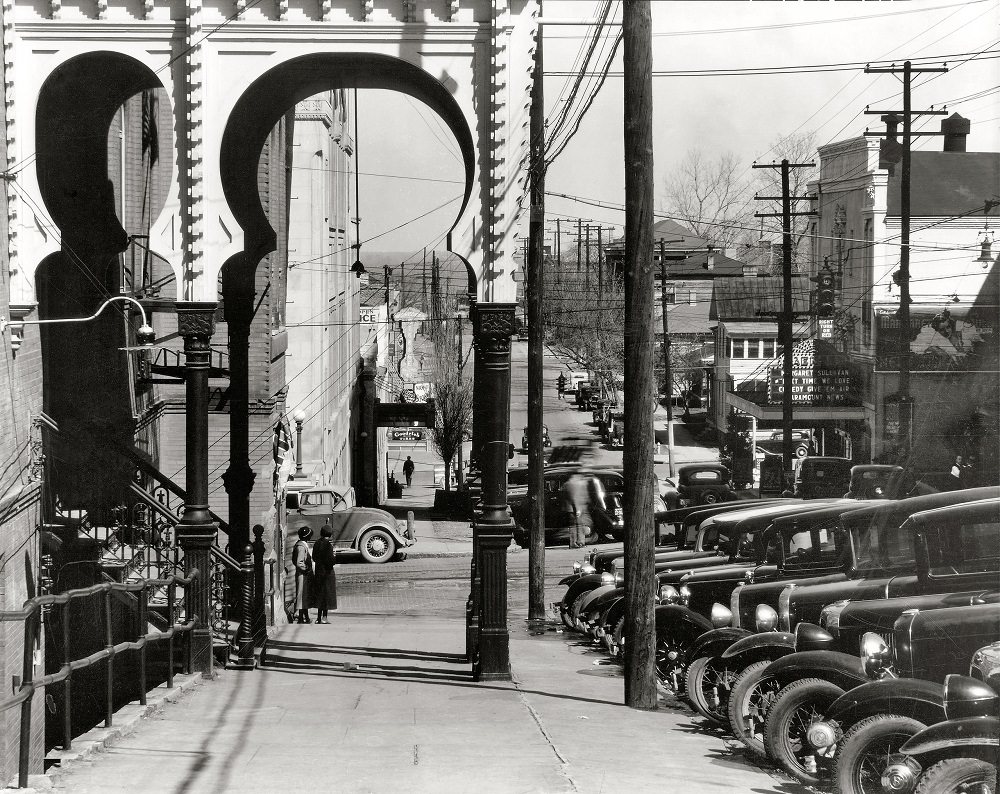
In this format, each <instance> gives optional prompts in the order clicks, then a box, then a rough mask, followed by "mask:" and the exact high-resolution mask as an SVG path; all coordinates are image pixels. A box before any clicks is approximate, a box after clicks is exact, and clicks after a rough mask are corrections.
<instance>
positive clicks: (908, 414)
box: [865, 61, 948, 457]
mask: <svg viewBox="0 0 1000 794" xmlns="http://www.w3.org/2000/svg"><path fill="white" fill-rule="evenodd" d="M947 71H948V67H946V66H919V67H914V66H913V65H912V64H911V63H910V62H909V61H905V62H904V63H903V65H902V67H898V66H895V65H892V66H884V67H876V66H866V67H865V73H866V74H898V73H899V72H902V73H903V112H902V117H903V142H902V143H903V145H902V151H901V152H899V154H900V155H901V156H900V158H899V159H900V160H901V165H902V170H901V172H900V175H899V216H900V218H899V223H900V229H899V345H898V349H899V388H898V390H897V396H898V397H899V437H900V439H901V442H902V453H903V457H906V456H907V455H908V454H909V452H910V446H911V442H912V438H911V436H912V435H913V408H914V406H913V397H912V396H911V395H910V179H911V154H912V153H911V144H912V141H913V136H914V134H917V135H943V134H944V133H941V132H937V133H934V132H920V133H914V132H913V117H914V116H943V115H945V114H947V112H948V111H947V110H933V109H932V110H925V111H917V112H914V111H913V109H912V107H911V98H910V94H911V82H912V79H913V75H914V74H920V73H924V72H947ZM865 113H867V114H874V113H877V114H878V115H880V116H883V117H894V118H898V117H899V115H900V114H899V113H898V112H897V111H892V110H888V111H887V110H879V111H873V110H869V109H868V108H865ZM883 120H885V121H886V122H887V126H888V125H889V124H891V121H890V119H889V118H883ZM866 134H870V133H867V132H866ZM886 137H887V141H886V147H885V148H888V147H889V145H888V141H889V140H894V139H895V124H892V129H891V130H890V132H889V134H888V135H887V136H886ZM880 154H888V155H889V156H888V157H887V158H886V159H888V160H890V161H892V160H894V159H895V158H894V157H893V156H892V153H889V152H884V151H883V152H882V153H880ZM881 160H882V158H881V157H880V163H879V164H880V165H881V164H882V163H881Z"/></svg>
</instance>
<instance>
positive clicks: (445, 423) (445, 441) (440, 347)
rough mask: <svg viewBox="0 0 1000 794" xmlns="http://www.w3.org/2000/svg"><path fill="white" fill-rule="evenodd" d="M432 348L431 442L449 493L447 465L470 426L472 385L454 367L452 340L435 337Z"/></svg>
mask: <svg viewBox="0 0 1000 794" xmlns="http://www.w3.org/2000/svg"><path fill="white" fill-rule="evenodd" d="M435 336H436V340H435V346H434V367H433V378H434V404H435V406H434V407H435V411H436V416H435V421H434V427H433V429H432V430H431V441H432V442H433V444H434V448H435V449H436V450H437V452H438V454H439V455H440V456H441V460H443V461H444V465H445V478H444V488H445V490H446V491H450V490H451V476H450V472H451V462H452V460H453V459H454V458H455V456H456V455H457V454H458V451H459V449H460V448H461V445H462V439H463V436H465V434H466V433H467V432H468V431H469V430H470V428H471V426H472V382H471V380H470V379H469V378H467V377H466V376H465V373H464V371H463V368H461V367H460V366H459V364H458V349H457V347H456V342H455V339H454V338H453V337H452V336H451V335H449V334H445V333H440V334H436V335H435Z"/></svg>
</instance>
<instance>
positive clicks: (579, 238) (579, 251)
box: [576, 218, 583, 273]
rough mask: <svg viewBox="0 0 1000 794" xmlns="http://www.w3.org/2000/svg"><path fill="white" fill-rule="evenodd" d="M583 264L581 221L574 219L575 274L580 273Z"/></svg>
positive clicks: (580, 219)
mask: <svg viewBox="0 0 1000 794" xmlns="http://www.w3.org/2000/svg"><path fill="white" fill-rule="evenodd" d="M582 264H583V219H582V218H577V219H576V272H577V273H579V272H580V266H581V265H582Z"/></svg>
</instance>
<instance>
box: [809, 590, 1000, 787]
mask: <svg viewBox="0 0 1000 794" xmlns="http://www.w3.org/2000/svg"><path fill="white" fill-rule="evenodd" d="M982 600H983V601H985V602H986V603H982V604H976V605H973V606H962V607H951V608H943V609H935V610H930V611H927V610H922V611H918V610H916V609H907V610H906V611H905V612H903V614H902V615H901V616H900V617H899V618H897V619H896V622H895V624H894V625H893V628H892V632H891V633H890V634H888V635H882V634H877V633H874V632H869V633H866V634H864V635H863V636H862V638H861V651H862V664H863V667H864V670H865V673H866V674H867V675H868V677H869V678H870V679H872V680H870V681H868V682H867V683H864V684H861V685H860V686H857V687H855V688H854V689H850V690H848V691H847V692H845V693H844V694H843V695H841V696H840V697H839V698H837V699H836V700H835V701H834V702H833V703H832V704H831V705H830V707H829V708H828V709H827V711H826V714H825V716H824V717H823V718H822V719H820V720H818V721H816V722H813V723H812V725H811V726H810V728H809V731H808V735H807V740H808V742H809V745H810V746H811V747H812V749H813V750H814V752H815V754H816V759H817V765H818V766H820V768H821V769H822V768H826V771H827V772H828V777H832V778H833V779H834V781H835V784H836V787H837V790H838V791H839V792H841V794H881V792H882V773H883V772H884V771H885V765H886V764H885V762H886V758H888V757H889V756H891V755H893V754H895V753H898V752H899V750H900V748H901V747H902V745H903V744H904V743H905V742H906V741H907V740H908V739H909V738H910V737H912V736H914V735H915V734H917V733H919V732H920V731H921V730H923V729H924V728H926V727H927V726H929V725H935V724H937V723H940V722H944V720H945V719H947V715H946V714H945V710H944V701H943V698H942V696H941V695H942V693H941V684H943V683H944V682H945V681H946V679H947V677H948V676H949V675H952V674H957V673H960V672H961V673H965V672H967V671H969V670H970V657H971V659H972V662H971V665H972V669H973V670H974V669H975V666H976V664H977V660H978V661H979V662H981V661H982V660H984V659H985V658H986V657H987V656H989V655H990V654H991V652H1000V642H998V641H997V640H998V639H1000V621H998V620H997V601H998V600H1000V594H997V593H994V594H992V595H991V596H988V597H986V598H984V599H982ZM985 643H992V644H991V645H986V646H985V647H980V646H983V645H984V644H985ZM997 672H998V673H1000V668H998V669H997ZM998 683H1000V681H998ZM989 695H990V696H992V692H990V693H989ZM915 777H916V775H913V776H912V777H911V780H913V779H915ZM903 779H905V776H904V778H901V779H900V780H901V781H902V780H903Z"/></svg>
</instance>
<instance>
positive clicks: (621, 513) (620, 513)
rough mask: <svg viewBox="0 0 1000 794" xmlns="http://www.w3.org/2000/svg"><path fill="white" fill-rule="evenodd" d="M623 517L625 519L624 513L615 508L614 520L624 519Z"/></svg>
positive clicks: (620, 509)
mask: <svg viewBox="0 0 1000 794" xmlns="http://www.w3.org/2000/svg"><path fill="white" fill-rule="evenodd" d="M624 517H625V511H624V510H623V509H622V508H620V507H616V508H615V518H624Z"/></svg>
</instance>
